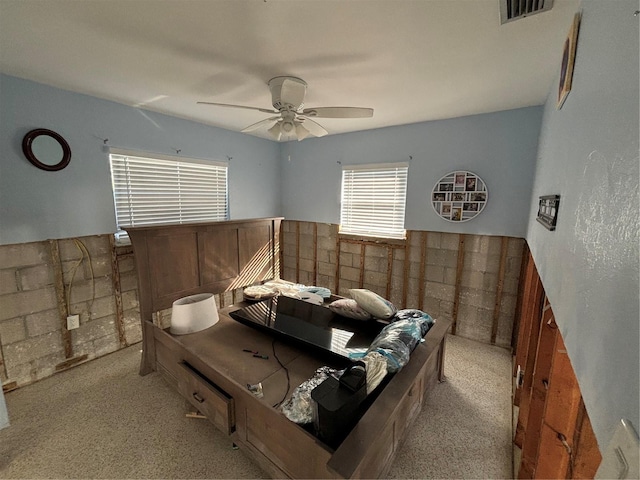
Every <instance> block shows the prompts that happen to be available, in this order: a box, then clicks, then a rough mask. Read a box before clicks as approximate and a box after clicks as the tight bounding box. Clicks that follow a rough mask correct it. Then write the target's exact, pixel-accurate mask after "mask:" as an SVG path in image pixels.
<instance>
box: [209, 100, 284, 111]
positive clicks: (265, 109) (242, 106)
mask: <svg viewBox="0 0 640 480" xmlns="http://www.w3.org/2000/svg"><path fill="white" fill-rule="evenodd" d="M197 103H199V104H201V105H215V106H216V107H230V108H244V109H245V110H257V111H258V112H264V113H279V112H278V111H277V110H269V109H268V108H258V107H245V106H244V105H231V104H229V103H214V102H197Z"/></svg>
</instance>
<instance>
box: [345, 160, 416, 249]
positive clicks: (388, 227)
mask: <svg viewBox="0 0 640 480" xmlns="http://www.w3.org/2000/svg"><path fill="white" fill-rule="evenodd" d="M408 168H409V167H408V165H407V164H404V163H394V164H380V165H357V166H345V167H343V169H342V203H341V209H340V233H346V234H353V235H366V236H372V237H385V238H405V229H404V211H405V203H406V197H407V171H408Z"/></svg>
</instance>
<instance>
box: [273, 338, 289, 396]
mask: <svg viewBox="0 0 640 480" xmlns="http://www.w3.org/2000/svg"><path fill="white" fill-rule="evenodd" d="M271 350H272V351H273V358H275V359H276V361H277V362H278V365H280V366H281V367H282V368H283V369H284V372H285V374H286V375H287V391H286V392H284V396H283V397H282V400H280V401H279V402H278V403H276V404H274V405H273V408H278V407H279V406H280V405H282V403H283V402H284V401H285V400H286V398H287V395H289V390H290V388H291V380H290V378H289V369H288V368H287V367H285V366H284V365H283V363H282V362H281V361H280V359H279V358H278V355H277V354H276V339H275V338H274V339H273V340H272V342H271Z"/></svg>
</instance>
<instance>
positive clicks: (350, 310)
mask: <svg viewBox="0 0 640 480" xmlns="http://www.w3.org/2000/svg"><path fill="white" fill-rule="evenodd" d="M329 309H330V310H331V311H332V312H333V313H337V314H338V315H342V316H343V317H347V318H353V319H355V320H369V319H370V318H371V314H370V313H369V312H367V311H366V310H364V309H363V308H362V307H360V305H358V302H356V301H355V300H353V299H351V298H341V299H340V300H336V301H335V302H331V303H330V304H329Z"/></svg>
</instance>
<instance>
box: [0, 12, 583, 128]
mask: <svg viewBox="0 0 640 480" xmlns="http://www.w3.org/2000/svg"><path fill="white" fill-rule="evenodd" d="M579 4H580V2H579V0H555V2H554V6H553V8H552V9H551V10H550V11H548V12H544V13H540V14H537V15H532V16H530V17H527V18H524V19H521V20H517V21H514V22H512V23H508V24H505V25H500V19H499V0H84V1H83V0H0V72H2V73H6V74H8V75H13V76H17V77H21V78H26V79H30V80H34V81H36V82H40V83H44V84H48V85H52V86H55V87H59V88H62V89H65V90H71V91H75V92H80V93H84V94H88V95H92V96H95V97H100V98H105V99H108V100H113V101H115V102H119V103H122V104H125V105H131V106H136V107H139V108H144V109H147V110H153V111H157V112H162V113H166V114H169V115H174V116H177V117H182V118H187V119H191V120H195V121H198V122H202V123H206V124H209V125H214V126H217V127H222V128H226V129H229V130H234V131H240V130H241V129H242V128H244V127H246V126H247V125H249V124H252V123H255V122H258V121H260V120H262V119H263V118H266V117H267V116H268V114H264V113H260V112H257V111H250V110H239V109H230V108H221V107H212V106H205V105H197V104H196V102H197V101H199V100H203V101H210V102H220V103H233V104H240V105H248V106H256V107H262V108H271V95H270V93H269V89H268V87H267V81H268V80H269V79H270V78H272V77H274V76H279V75H293V76H297V77H301V78H303V79H304V80H305V81H306V82H307V83H308V91H307V97H306V100H305V106H306V107H320V106H356V107H371V108H373V109H374V111H375V112H374V115H373V118H365V119H318V122H319V123H321V124H322V125H323V126H324V127H325V128H326V129H327V130H328V131H329V134H330V135H332V134H338V133H344V132H352V131H357V130H367V129H372V128H379V127H386V126H391V125H401V124H407V123H414V122H421V121H427V120H436V119H443V118H453V117H459V116H465V115H472V114H478V113H486V112H493V111H499V110H508V109H513V108H519V107H525V106H531V105H540V104H543V103H544V101H545V99H546V96H547V94H548V93H549V90H550V88H551V84H552V82H553V81H554V78H555V77H556V74H557V71H558V68H559V64H560V60H561V53H562V47H563V43H564V39H565V37H566V35H567V33H568V30H569V28H570V25H571V22H572V19H573V15H574V13H575V12H576V11H577V10H578V8H579ZM251 134H253V135H258V136H261V137H264V138H270V137H269V136H268V134H267V132H266V129H262V130H259V131H256V132H252V133H251Z"/></svg>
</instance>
